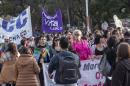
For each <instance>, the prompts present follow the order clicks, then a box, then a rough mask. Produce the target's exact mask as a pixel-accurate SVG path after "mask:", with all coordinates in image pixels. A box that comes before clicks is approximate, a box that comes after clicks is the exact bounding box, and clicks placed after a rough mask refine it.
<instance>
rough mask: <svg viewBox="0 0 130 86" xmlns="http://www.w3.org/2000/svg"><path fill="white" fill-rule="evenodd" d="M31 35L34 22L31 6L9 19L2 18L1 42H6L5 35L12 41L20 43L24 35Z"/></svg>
mask: <svg viewBox="0 0 130 86" xmlns="http://www.w3.org/2000/svg"><path fill="white" fill-rule="evenodd" d="M31 36H32V24H31V15H30V7H28V8H27V9H26V10H24V11H23V12H22V13H21V14H19V16H17V17H15V18H12V19H10V20H9V21H6V20H4V19H1V18H0V43H3V42H4V38H5V37H9V39H10V40H11V41H12V42H14V43H16V44H19V43H20V41H21V39H22V37H31Z"/></svg>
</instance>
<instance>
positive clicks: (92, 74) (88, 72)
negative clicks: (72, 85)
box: [78, 59, 105, 86]
mask: <svg viewBox="0 0 130 86" xmlns="http://www.w3.org/2000/svg"><path fill="white" fill-rule="evenodd" d="M99 63H100V60H97V59H95V60H93V61H92V60H85V61H81V68H80V72H81V79H80V80H79V81H78V86H104V82H105V77H104V76H103V75H102V74H101V73H100V72H99V69H98V65H99Z"/></svg>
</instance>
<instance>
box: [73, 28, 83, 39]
mask: <svg viewBox="0 0 130 86" xmlns="http://www.w3.org/2000/svg"><path fill="white" fill-rule="evenodd" d="M77 33H79V34H80V36H82V32H81V30H79V29H77V30H74V32H73V36H74V37H75V36H76V34H77Z"/></svg>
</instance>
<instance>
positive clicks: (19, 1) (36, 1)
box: [0, 0, 130, 28]
mask: <svg viewBox="0 0 130 86" xmlns="http://www.w3.org/2000/svg"><path fill="white" fill-rule="evenodd" d="M28 5H30V6H31V14H32V23H33V24H32V25H33V26H36V25H37V26H39V28H40V27H41V12H42V8H43V7H44V8H45V9H47V11H48V12H49V14H50V15H54V13H55V10H56V9H58V8H60V9H61V10H62V14H63V21H64V25H66V24H67V23H68V19H67V18H68V17H67V16H68V15H67V8H68V9H69V15H70V20H71V25H76V26H81V25H82V23H83V22H85V21H86V14H85V11H86V10H85V8H86V7H85V0H2V4H1V5H0V16H3V15H4V16H5V17H6V16H7V15H11V16H17V15H18V14H19V13H20V12H21V11H22V10H24V9H25V8H26V7H27V6H28ZM123 8H125V10H124V12H122V9H123ZM129 8H130V7H129V5H128V0H89V15H90V16H91V18H92V20H93V22H99V21H101V20H109V19H112V18H113V15H114V14H116V15H117V16H119V17H120V18H126V17H128V16H129V15H130V14H129V13H130V9H129Z"/></svg>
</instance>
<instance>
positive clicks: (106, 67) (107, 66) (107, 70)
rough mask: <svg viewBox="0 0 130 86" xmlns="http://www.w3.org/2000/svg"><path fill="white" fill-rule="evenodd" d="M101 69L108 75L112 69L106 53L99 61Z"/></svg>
mask: <svg viewBox="0 0 130 86" xmlns="http://www.w3.org/2000/svg"><path fill="white" fill-rule="evenodd" d="M99 71H100V72H101V73H102V74H103V75H104V76H107V75H108V74H109V73H110V71H111V65H110V64H109V62H108V61H107V57H106V54H104V55H103V56H102V59H101V61H100V63H99Z"/></svg>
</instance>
